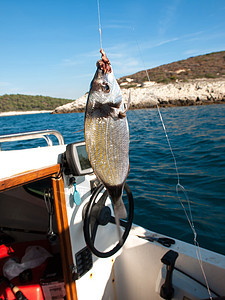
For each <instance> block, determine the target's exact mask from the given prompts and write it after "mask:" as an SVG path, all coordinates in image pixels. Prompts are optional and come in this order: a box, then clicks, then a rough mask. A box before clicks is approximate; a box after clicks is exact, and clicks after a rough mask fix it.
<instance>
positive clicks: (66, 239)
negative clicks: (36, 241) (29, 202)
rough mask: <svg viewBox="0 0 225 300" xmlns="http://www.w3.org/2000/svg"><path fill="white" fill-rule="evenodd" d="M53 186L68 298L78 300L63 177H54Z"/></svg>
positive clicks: (68, 299)
mask: <svg viewBox="0 0 225 300" xmlns="http://www.w3.org/2000/svg"><path fill="white" fill-rule="evenodd" d="M52 186H53V193H54V200H55V212H56V218H57V223H58V233H59V238H60V252H61V259H62V267H63V273H64V281H65V288H66V295H67V298H66V299H67V300H77V291H76V284H75V281H74V280H73V278H72V269H73V256H72V250H71V249H72V248H71V241H70V234H69V224H68V218H67V211H66V200H65V194H64V183H63V179H62V177H60V178H54V177H52Z"/></svg>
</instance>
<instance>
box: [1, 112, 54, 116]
mask: <svg viewBox="0 0 225 300" xmlns="http://www.w3.org/2000/svg"><path fill="white" fill-rule="evenodd" d="M46 113H52V110H32V111H6V112H0V117H9V116H19V115H34V114H46Z"/></svg>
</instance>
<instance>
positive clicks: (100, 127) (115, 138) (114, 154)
mask: <svg viewBox="0 0 225 300" xmlns="http://www.w3.org/2000/svg"><path fill="white" fill-rule="evenodd" d="M85 140H86V144H87V149H88V155H89V158H90V161H91V164H92V168H93V170H94V172H95V174H96V175H97V176H98V177H99V179H100V180H101V181H102V182H103V183H104V184H105V185H108V186H118V185H121V184H123V183H124V181H125V180H126V177H127V174H128V171H129V129H128V123H127V118H126V117H124V118H122V119H121V118H112V117H111V116H109V117H107V118H105V117H103V118H93V117H88V116H86V119H85Z"/></svg>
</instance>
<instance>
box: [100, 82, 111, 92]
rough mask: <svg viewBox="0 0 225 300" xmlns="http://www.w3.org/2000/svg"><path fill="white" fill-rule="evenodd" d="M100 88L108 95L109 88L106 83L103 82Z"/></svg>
mask: <svg viewBox="0 0 225 300" xmlns="http://www.w3.org/2000/svg"><path fill="white" fill-rule="evenodd" d="M102 87H103V91H104V92H106V93H109V91H110V87H109V85H108V83H106V82H103V84H102Z"/></svg>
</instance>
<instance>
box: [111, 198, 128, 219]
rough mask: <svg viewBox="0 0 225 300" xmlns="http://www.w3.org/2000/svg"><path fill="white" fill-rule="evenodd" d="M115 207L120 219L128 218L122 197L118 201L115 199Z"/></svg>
mask: <svg viewBox="0 0 225 300" xmlns="http://www.w3.org/2000/svg"><path fill="white" fill-rule="evenodd" d="M113 208H114V212H115V215H117V216H118V219H126V218H127V211H126V208H125V205H124V203H123V200H122V198H120V199H119V200H117V201H113Z"/></svg>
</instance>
